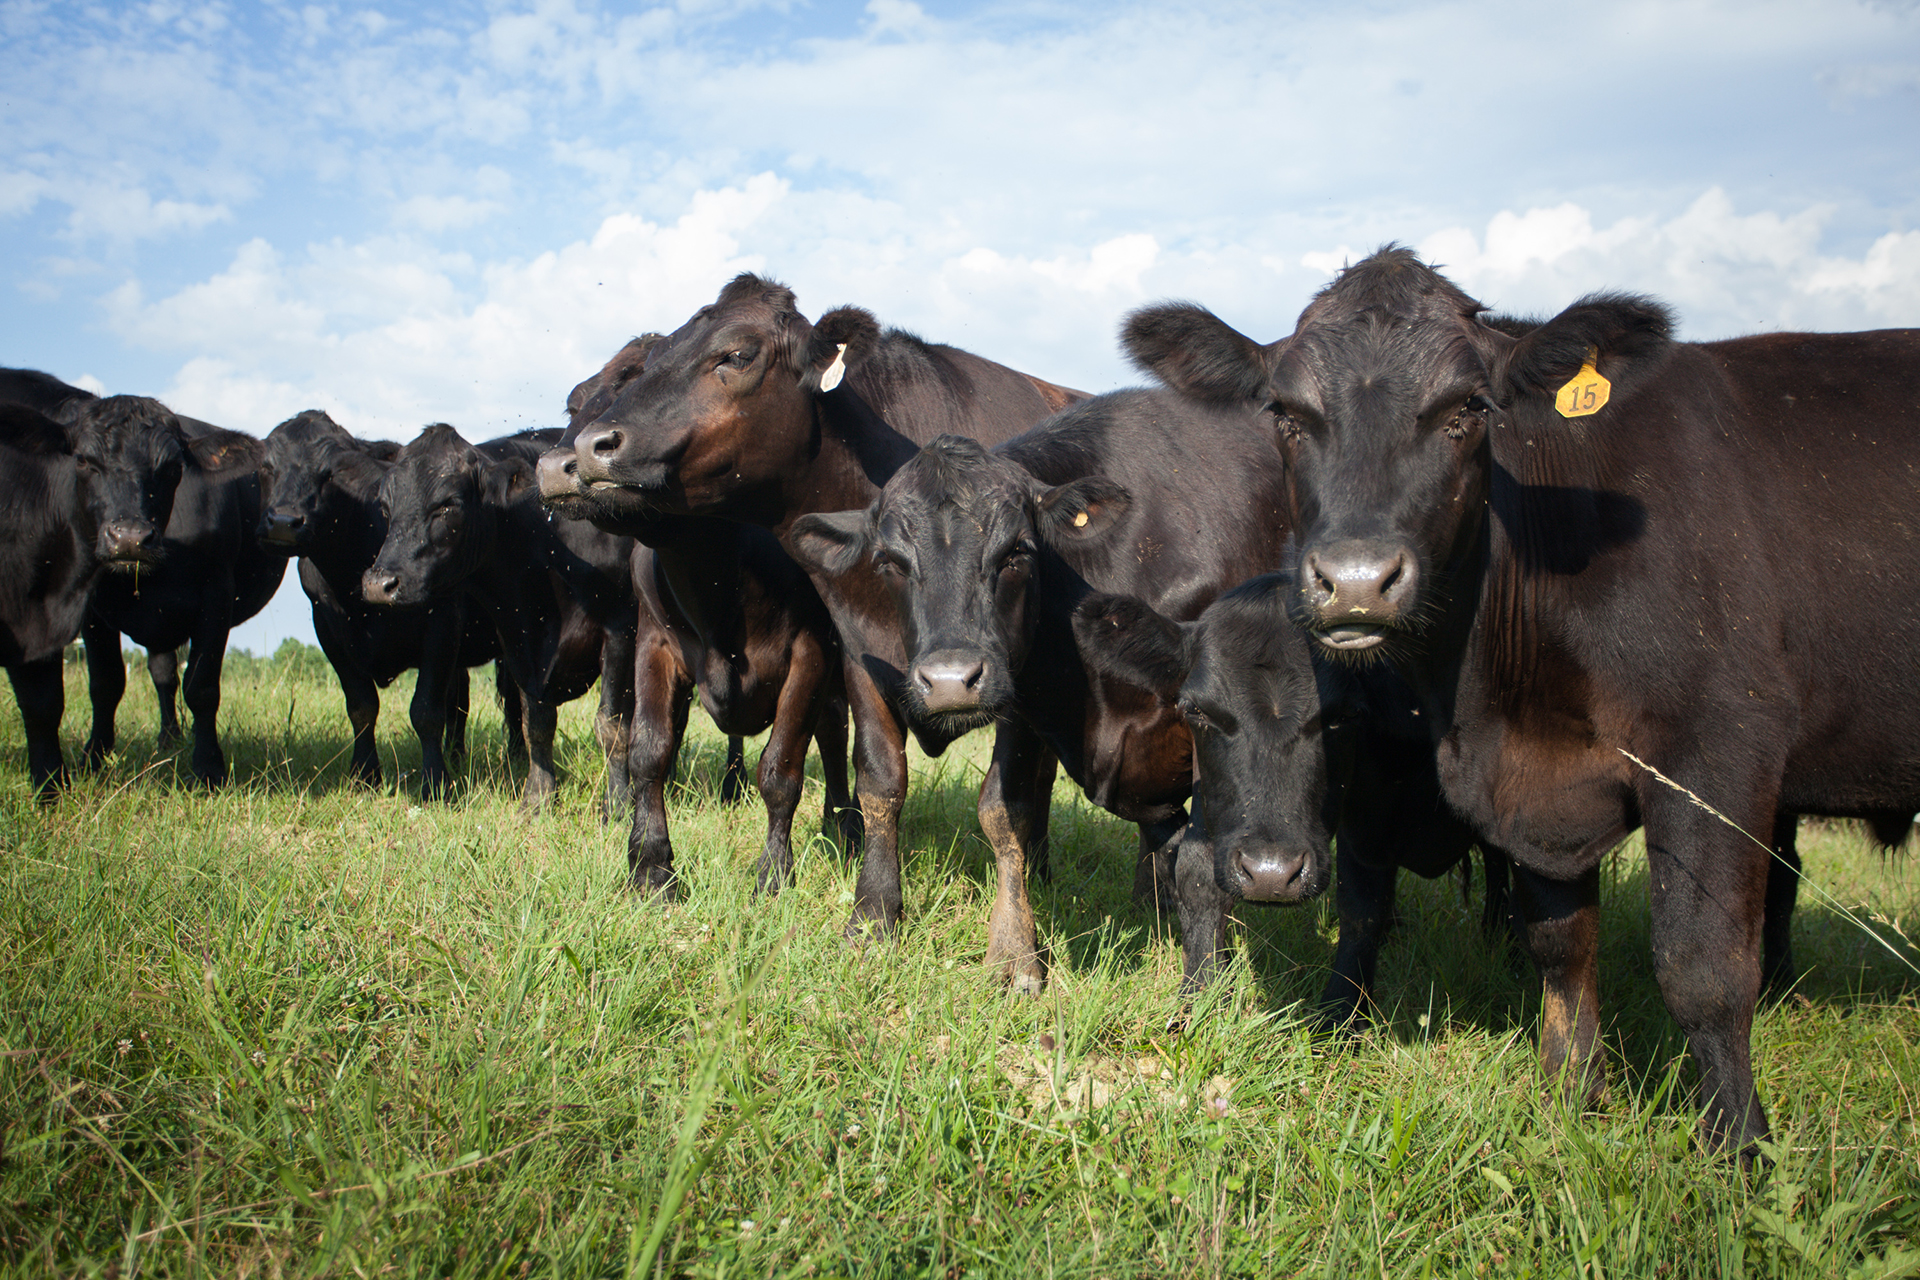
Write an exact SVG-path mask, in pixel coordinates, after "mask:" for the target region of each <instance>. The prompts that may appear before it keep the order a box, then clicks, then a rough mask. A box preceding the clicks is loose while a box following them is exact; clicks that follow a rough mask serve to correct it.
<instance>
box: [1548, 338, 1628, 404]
mask: <svg viewBox="0 0 1920 1280" xmlns="http://www.w3.org/2000/svg"><path fill="white" fill-rule="evenodd" d="M1598 358H1599V353H1598V352H1596V351H1594V350H1593V348H1591V347H1589V348H1587V362H1586V363H1585V364H1583V365H1581V366H1580V372H1578V373H1576V374H1574V375H1573V377H1572V378H1571V379H1570V380H1568V382H1567V385H1566V386H1564V387H1561V388H1560V394H1559V395H1557V396H1555V397H1554V398H1553V407H1554V408H1556V409H1558V410H1559V411H1560V416H1561V417H1563V418H1584V417H1586V416H1587V415H1588V414H1590V413H1598V412H1600V410H1602V409H1604V408H1606V407H1607V396H1608V395H1610V394H1612V392H1613V384H1612V383H1611V382H1608V381H1607V380H1606V379H1605V378H1603V377H1601V376H1600V373H1599V371H1598V370H1596V369H1595V368H1594V367H1593V362H1594V361H1595V360H1596V359H1598Z"/></svg>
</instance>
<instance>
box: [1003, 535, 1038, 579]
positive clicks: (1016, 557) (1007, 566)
mask: <svg viewBox="0 0 1920 1280" xmlns="http://www.w3.org/2000/svg"><path fill="white" fill-rule="evenodd" d="M1032 563H1033V544H1032V543H1031V542H1016V543H1014V544H1013V547H1012V549H1010V550H1009V551H1008V552H1007V554H1006V558H1005V559H1003V560H1002V561H1001V562H1000V572H1002V573H1016V572H1019V571H1020V570H1023V569H1025V568H1027V567H1028V566H1029V565H1030V564H1032Z"/></svg>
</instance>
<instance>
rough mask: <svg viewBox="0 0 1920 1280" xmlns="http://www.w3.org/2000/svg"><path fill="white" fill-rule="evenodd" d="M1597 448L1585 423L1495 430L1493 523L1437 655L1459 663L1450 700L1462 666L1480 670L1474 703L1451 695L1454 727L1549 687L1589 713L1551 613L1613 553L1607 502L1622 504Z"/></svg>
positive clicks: (1483, 531) (1515, 716)
mask: <svg viewBox="0 0 1920 1280" xmlns="http://www.w3.org/2000/svg"><path fill="white" fill-rule="evenodd" d="M1494 441H1498V443H1500V445H1501V447H1498V449H1496V447H1492V443H1494ZM1594 445H1596V441H1594V438H1592V434H1590V432H1588V430H1586V426H1584V424H1571V422H1548V424H1546V426H1544V428H1534V426H1523V424H1519V422H1513V420H1511V418H1505V416H1503V418H1501V420H1500V422H1498V424H1496V426H1494V432H1492V439H1490V462H1488V491H1486V518H1484V520H1482V522H1480V530H1478V535H1476V539H1475V547H1473V553H1471V558H1467V560H1465V562H1463V566H1461V572H1457V574H1455V580H1453V583H1455V599H1453V601H1452V604H1450V606H1448V610H1446V622H1444V626H1442V629H1440V633H1438V635H1436V637H1434V641H1436V643H1434V656H1436V658H1442V656H1444V658H1446V660H1448V662H1450V664H1452V668H1453V677H1452V679H1448V681H1444V687H1446V689H1448V691H1450V695H1452V693H1453V691H1455V687H1457V685H1459V681H1461V676H1463V670H1465V664H1473V672H1475V681H1476V691H1475V702H1476V706H1475V708H1461V706H1455V704H1453V699H1452V697H1450V699H1448V704H1446V706H1444V714H1446V720H1448V723H1452V722H1455V720H1457V718H1459V716H1461V714H1463V712H1465V714H1475V712H1480V710H1484V712H1492V714H1498V716H1501V718H1507V720H1519V718H1523V716H1524V714H1526V710H1528V708H1530V706H1534V704H1536V702H1538V695H1540V689H1542V687H1551V689H1555V691H1559V693H1561V708H1559V710H1561V712H1563V714H1567V716H1574V718H1578V716H1584V706H1586V691H1588V679H1586V670H1584V662H1582V660H1580V654H1576V652H1574V651H1572V649H1569V647H1567V643H1565V639H1563V637H1561V629H1559V628H1553V626H1548V620H1549V618H1559V616H1565V610H1567V606H1569V604H1571V601H1572V597H1571V595H1569V583H1571V580H1572V578H1576V576H1578V574H1580V572H1584V570H1586V568H1588V566H1590V562H1592V560H1594V558H1596V557H1599V555H1603V553H1605V541H1607V526H1609V518H1611V516H1609V503H1615V501H1617V499H1615V497H1613V495H1609V493H1607V491H1605V489H1603V487H1601V486H1599V482H1597V474H1599V472H1601V466H1599V464H1597V462H1599V459H1597V455H1596V453H1594Z"/></svg>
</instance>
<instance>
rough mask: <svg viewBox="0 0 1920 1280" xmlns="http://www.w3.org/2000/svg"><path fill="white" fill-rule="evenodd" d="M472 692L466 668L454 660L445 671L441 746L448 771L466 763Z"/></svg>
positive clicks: (459, 767)
mask: <svg viewBox="0 0 1920 1280" xmlns="http://www.w3.org/2000/svg"><path fill="white" fill-rule="evenodd" d="M472 692H473V686H472V682H471V681H470V680H469V678H468V675H467V669H466V668H465V667H463V666H461V665H460V664H459V663H457V662H456V663H455V664H454V665H453V669H452V670H450V671H448V672H447V721H446V729H445V731H444V732H445V745H444V746H443V747H442V751H443V752H444V753H445V755H446V757H447V768H448V770H450V771H456V772H457V771H458V770H460V769H463V768H464V767H465V766H466V763H467V715H468V712H469V711H470V710H471V705H470V703H469V699H470V698H471V696H472Z"/></svg>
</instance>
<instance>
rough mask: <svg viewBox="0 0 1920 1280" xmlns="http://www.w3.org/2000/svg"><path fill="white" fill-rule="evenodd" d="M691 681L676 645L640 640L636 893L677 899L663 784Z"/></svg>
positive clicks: (632, 848)
mask: <svg viewBox="0 0 1920 1280" xmlns="http://www.w3.org/2000/svg"><path fill="white" fill-rule="evenodd" d="M692 698H693V682H692V681H691V680H690V679H688V678H687V677H686V671H685V668H684V667H683V666H682V665H681V663H680V659H679V655H678V652H677V649H676V647H675V646H673V645H671V644H669V643H666V642H664V641H663V640H661V639H658V638H650V637H647V636H642V637H641V638H640V640H639V641H638V643H637V647H636V649H635V652H634V667H633V720H632V722H631V725H632V727H631V730H630V732H629V735H628V739H627V776H628V778H629V779H631V781H632V786H633V796H634V805H633V828H632V831H631V833H630V834H629V835H628V836H627V884H628V886H629V887H630V888H632V889H634V890H636V891H637V892H642V893H650V892H658V893H660V894H662V895H663V896H664V897H666V898H667V899H668V900H671V899H672V898H674V897H675V896H677V891H676V888H675V881H676V876H675V875H674V870H673V841H672V839H671V838H670V837H669V835H668V833H667V784H668V783H669V782H671V781H672V780H673V763H674V760H675V759H676V758H677V757H678V756H679V754H680V736H681V734H682V733H683V732H684V731H685V729H686V724H687V708H688V706H689V705H690V703H691V701H692Z"/></svg>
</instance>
